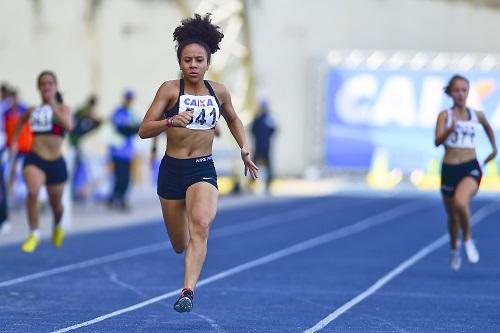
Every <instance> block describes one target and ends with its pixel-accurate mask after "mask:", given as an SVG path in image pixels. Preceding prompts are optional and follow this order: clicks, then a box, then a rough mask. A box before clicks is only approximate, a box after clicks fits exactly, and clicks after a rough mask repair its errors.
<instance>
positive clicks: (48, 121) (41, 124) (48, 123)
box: [30, 105, 54, 133]
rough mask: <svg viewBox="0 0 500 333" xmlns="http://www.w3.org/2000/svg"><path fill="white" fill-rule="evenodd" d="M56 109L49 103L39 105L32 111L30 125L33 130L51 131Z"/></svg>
mask: <svg viewBox="0 0 500 333" xmlns="http://www.w3.org/2000/svg"><path fill="white" fill-rule="evenodd" d="M53 116H54V111H53V110H52V108H51V107H50V106H49V105H44V106H40V107H37V108H36V109H35V110H33V112H32V113H31V117H30V125H31V130H32V131H33V132H35V133H36V132H49V131H51V130H52V118H53Z"/></svg>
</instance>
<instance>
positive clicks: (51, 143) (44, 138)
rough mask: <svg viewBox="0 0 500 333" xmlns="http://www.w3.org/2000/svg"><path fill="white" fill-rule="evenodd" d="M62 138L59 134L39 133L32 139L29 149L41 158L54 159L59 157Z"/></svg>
mask: <svg viewBox="0 0 500 333" xmlns="http://www.w3.org/2000/svg"><path fill="white" fill-rule="evenodd" d="M62 143H63V138H62V137H61V136H59V135H52V134H41V135H36V136H35V138H34V140H33V146H32V147H31V151H32V152H33V153H35V154H37V155H38V156H40V157H41V158H42V159H44V160H47V161H54V160H57V159H58V158H59V157H61V154H62Z"/></svg>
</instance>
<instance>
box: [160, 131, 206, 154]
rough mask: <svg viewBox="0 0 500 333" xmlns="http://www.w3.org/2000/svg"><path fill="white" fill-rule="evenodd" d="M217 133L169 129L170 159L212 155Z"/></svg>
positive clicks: (168, 145)
mask: <svg viewBox="0 0 500 333" xmlns="http://www.w3.org/2000/svg"><path fill="white" fill-rule="evenodd" d="M214 136H215V131H214V130H213V129H212V130H191V129H187V128H175V127H173V128H169V129H168V130H167V151H166V154H167V155H168V156H170V157H174V158H179V159H185V158H194V157H199V156H207V155H210V154H212V144H213V141H214Z"/></svg>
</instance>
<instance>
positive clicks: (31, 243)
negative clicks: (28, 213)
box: [21, 234, 40, 253]
mask: <svg viewBox="0 0 500 333" xmlns="http://www.w3.org/2000/svg"><path fill="white" fill-rule="evenodd" d="M39 242H40V240H39V239H38V237H36V236H35V235H33V234H30V235H29V236H28V238H27V239H26V240H25V241H24V243H23V246H22V247H21V251H23V252H24V253H33V252H35V250H36V247H37V246H38V243H39Z"/></svg>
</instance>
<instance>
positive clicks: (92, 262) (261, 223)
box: [0, 203, 344, 288]
mask: <svg viewBox="0 0 500 333" xmlns="http://www.w3.org/2000/svg"><path fill="white" fill-rule="evenodd" d="M321 208H324V203H323V204H310V205H307V206H305V207H300V208H298V209H295V210H291V211H288V212H287V213H285V214H283V213H277V214H272V215H268V216H266V217H261V218H257V219H254V220H250V221H248V222H245V223H243V224H238V225H231V226H227V227H222V228H217V229H214V230H213V231H212V233H211V235H210V239H215V238H219V237H220V238H222V237H227V236H232V235H237V234H240V233H244V232H246V231H254V230H258V229H262V228H266V227H269V226H273V225H277V224H281V223H287V222H289V221H291V220H297V219H300V218H302V217H311V216H313V215H316V214H322V213H324V211H321ZM336 208H339V209H342V208H344V206H342V207H336ZM169 246H170V245H169V243H168V241H163V242H159V243H154V244H151V245H146V246H140V247H136V248H133V249H130V250H125V251H120V252H116V253H113V254H110V255H106V256H102V257H97V258H93V259H89V260H84V261H80V262H77V263H73V264H68V265H64V266H59V267H55V268H51V269H48V270H45V271H40V272H37V273H33V274H28V275H24V276H21V277H17V278H14V279H10V280H5V281H1V282H0V288H2V287H8V286H12V285H15V284H19V283H23V282H27V281H31V280H36V279H41V278H45V277H48V276H52V275H56V274H61V273H67V272H71V271H75V270H78V269H83V268H89V267H93V266H97V265H102V264H106V263H110V262H113V261H118V260H123V259H127V258H131V257H136V256H140V255H144V254H148V253H152V252H157V251H161V250H164V249H167V248H168V247H169Z"/></svg>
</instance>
